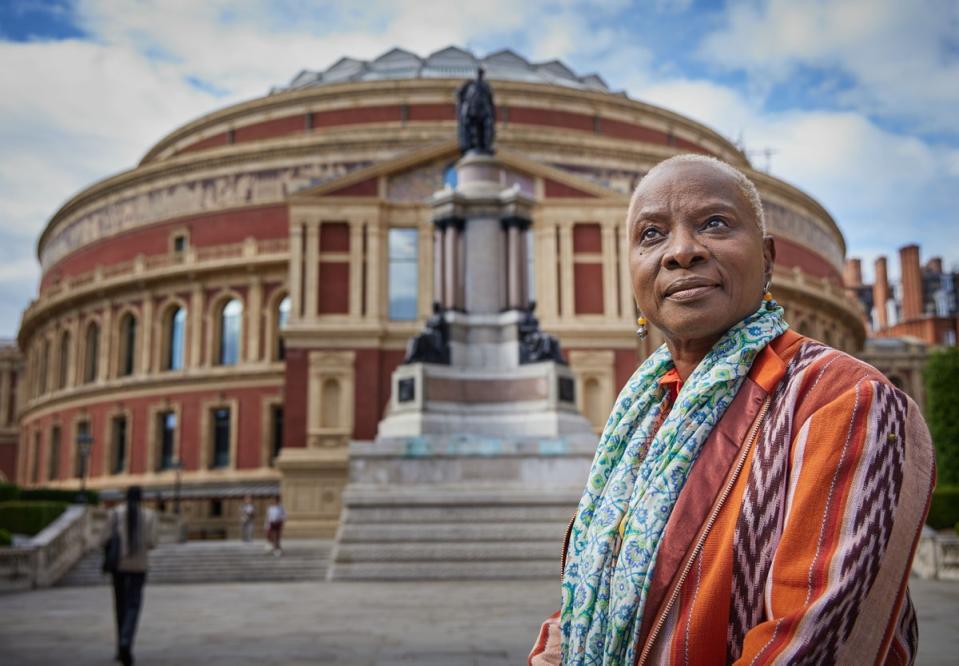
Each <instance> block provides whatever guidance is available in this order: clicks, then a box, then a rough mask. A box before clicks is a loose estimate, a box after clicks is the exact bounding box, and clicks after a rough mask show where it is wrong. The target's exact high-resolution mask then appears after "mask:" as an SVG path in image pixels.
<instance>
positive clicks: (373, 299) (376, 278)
mask: <svg viewBox="0 0 959 666" xmlns="http://www.w3.org/2000/svg"><path fill="white" fill-rule="evenodd" d="M381 241H382V232H381V231H380V223H379V220H376V221H373V222H370V223H369V224H367V225H366V316H367V317H369V318H371V319H375V318H378V317H379V316H380V313H381V312H382V307H381V303H380V294H381V293H382V290H381V288H380V283H381V282H382V274H381V271H380V266H381V265H385V264H386V262H385V261H383V258H382V257H381V256H380V254H381V252H382V242H381Z"/></svg>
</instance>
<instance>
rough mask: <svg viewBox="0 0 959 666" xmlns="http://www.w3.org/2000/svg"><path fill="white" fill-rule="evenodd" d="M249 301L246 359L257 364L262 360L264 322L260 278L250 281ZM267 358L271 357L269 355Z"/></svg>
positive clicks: (247, 305)
mask: <svg viewBox="0 0 959 666" xmlns="http://www.w3.org/2000/svg"><path fill="white" fill-rule="evenodd" d="M247 301H248V302H247V304H246V313H247V317H246V326H247V336H246V339H247V345H246V359H247V360H248V361H249V362H250V363H256V362H257V361H259V360H260V324H261V323H262V321H263V281H262V280H261V279H260V277H259V276H255V277H254V278H253V279H252V280H251V281H250V286H249V290H248V292H247ZM267 357H269V353H267Z"/></svg>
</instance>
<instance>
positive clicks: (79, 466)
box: [73, 421, 90, 479]
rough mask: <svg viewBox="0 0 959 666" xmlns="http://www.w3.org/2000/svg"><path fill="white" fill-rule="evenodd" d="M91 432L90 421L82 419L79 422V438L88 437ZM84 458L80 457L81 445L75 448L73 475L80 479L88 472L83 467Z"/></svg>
mask: <svg viewBox="0 0 959 666" xmlns="http://www.w3.org/2000/svg"><path fill="white" fill-rule="evenodd" d="M89 434H90V422H89V421H80V422H79V423H77V439H78V440H79V439H86V438H87V436H89ZM83 465H84V463H83V458H81V457H80V450H79V447H77V448H75V450H74V454H73V476H75V477H77V478H78V479H79V478H81V477H82V476H83V475H84V473H85V472H86V470H85V469H83Z"/></svg>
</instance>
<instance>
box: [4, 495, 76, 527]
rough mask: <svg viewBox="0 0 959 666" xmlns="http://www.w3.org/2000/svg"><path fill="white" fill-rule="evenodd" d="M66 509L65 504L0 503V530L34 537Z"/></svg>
mask: <svg viewBox="0 0 959 666" xmlns="http://www.w3.org/2000/svg"><path fill="white" fill-rule="evenodd" d="M66 508H67V503H66V502H24V501H19V500H18V501H13V502H0V529H5V530H8V531H10V532H12V533H13V534H26V535H27V536H34V535H35V534H37V533H39V532H40V531H41V530H42V529H43V528H44V527H46V526H47V525H49V524H50V523H52V522H53V521H54V520H56V519H57V517H58V516H59V515H60V514H61V513H63V512H64V511H65V510H66Z"/></svg>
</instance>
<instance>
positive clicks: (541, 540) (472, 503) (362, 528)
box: [328, 483, 579, 580]
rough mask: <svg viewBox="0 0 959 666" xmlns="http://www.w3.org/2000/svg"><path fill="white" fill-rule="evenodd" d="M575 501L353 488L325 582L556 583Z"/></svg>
mask: <svg viewBox="0 0 959 666" xmlns="http://www.w3.org/2000/svg"><path fill="white" fill-rule="evenodd" d="M578 500H579V492H578V491H577V490H574V489H560V490H552V489H551V490H544V489H541V488H540V489H533V490H529V489H524V488H518V487H517V486H515V485H512V486H508V487H501V486H495V485H490V484H482V483H473V484H462V485H458V486H439V485H427V484H422V485H412V484H411V485H393V484H387V485H380V486H376V485H372V484H369V485H367V484H350V485H349V486H348V487H347V490H346V492H344V494H343V507H344V510H343V514H342V516H341V518H340V521H341V522H340V529H339V533H338V535H337V541H336V545H335V546H334V548H333V553H332V555H331V562H330V570H329V574H328V577H329V579H330V580H469V579H476V580H483V579H486V580H490V579H509V578H523V579H529V578H546V579H549V578H552V577H558V576H559V575H560V571H559V569H560V560H561V556H562V553H561V550H562V545H563V537H564V535H565V533H566V527H567V525H568V523H569V519H570V518H571V517H572V515H573V511H574V509H575V507H576V502H577V501H578Z"/></svg>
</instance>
